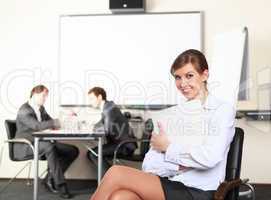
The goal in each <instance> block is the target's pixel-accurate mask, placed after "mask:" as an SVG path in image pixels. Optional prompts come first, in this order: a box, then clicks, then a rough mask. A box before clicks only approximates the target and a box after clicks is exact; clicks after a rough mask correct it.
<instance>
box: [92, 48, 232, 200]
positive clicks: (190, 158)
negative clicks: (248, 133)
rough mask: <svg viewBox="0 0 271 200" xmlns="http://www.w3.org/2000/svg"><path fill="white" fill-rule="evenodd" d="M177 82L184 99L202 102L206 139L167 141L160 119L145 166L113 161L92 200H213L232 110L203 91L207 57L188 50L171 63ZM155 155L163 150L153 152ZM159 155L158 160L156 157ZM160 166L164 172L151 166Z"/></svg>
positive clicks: (228, 140)
mask: <svg viewBox="0 0 271 200" xmlns="http://www.w3.org/2000/svg"><path fill="white" fill-rule="evenodd" d="M171 74H172V75H173V77H174V78H175V84H176V87H177V89H178V90H179V91H180V92H181V94H182V95H183V96H184V97H185V98H186V99H187V102H191V101H192V100H198V101H200V102H201V108H202V109H203V111H204V112H203V115H204V119H205V122H206V124H207V125H208V128H207V136H206V138H205V140H204V142H202V143H199V144H196V145H195V144H182V143H181V141H174V142H171V141H170V140H169V138H168V136H167V134H166V133H165V131H164V128H163V125H162V124H163V123H162V122H161V123H159V124H158V126H159V129H160V131H159V133H156V134H152V138H151V147H152V148H151V149H150V150H149V152H148V153H147V154H146V156H145V159H144V162H143V171H140V170H137V169H132V168H129V167H124V166H113V167H111V168H110V169H109V171H108V172H107V173H106V174H105V176H104V178H103V180H102V182H101V184H100V186H99V187H98V188H97V190H96V192H95V193H94V194H93V196H92V197H91V200H175V199H176V200H177V199H178V200H193V199H196V200H211V199H212V196H213V191H214V190H216V189H217V187H218V185H219V183H220V182H222V181H223V180H224V178H225V169H226V161H227V153H228V150H229V146H230V143H231V141H232V138H233V135H234V118H235V110H234V109H233V107H232V106H230V105H228V104H226V103H223V102H222V101H219V100H218V99H216V98H215V97H214V96H212V95H210V94H209V92H208V90H207V79H208V75H209V74H208V64H207V61H206V59H205V56H204V55H203V54H202V53H201V52H200V51H197V50H194V49H190V50H187V51H185V52H183V53H182V54H181V55H179V56H178V57H177V58H176V60H175V62H174V63H173V65H172V67H171ZM157 154H160V155H162V158H163V159H162V160H159V159H161V156H157ZM156 158H157V159H156ZM154 168H156V169H158V168H160V169H162V170H161V171H163V175H161V174H159V172H155V170H152V169H154Z"/></svg>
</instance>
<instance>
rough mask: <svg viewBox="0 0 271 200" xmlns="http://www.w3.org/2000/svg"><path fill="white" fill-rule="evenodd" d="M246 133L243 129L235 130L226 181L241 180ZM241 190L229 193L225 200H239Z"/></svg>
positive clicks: (228, 159)
mask: <svg viewBox="0 0 271 200" xmlns="http://www.w3.org/2000/svg"><path fill="white" fill-rule="evenodd" d="M243 141H244V131H243V129H241V128H238V127H236V128H235V134H234V138H233V140H232V142H231V146H230V150H229V153H228V158H227V166H226V178H225V180H233V179H238V178H240V170H241V161H242V153H243ZM238 193H239V188H236V189H234V190H232V191H231V192H229V193H228V195H227V196H226V198H225V200H236V199H238Z"/></svg>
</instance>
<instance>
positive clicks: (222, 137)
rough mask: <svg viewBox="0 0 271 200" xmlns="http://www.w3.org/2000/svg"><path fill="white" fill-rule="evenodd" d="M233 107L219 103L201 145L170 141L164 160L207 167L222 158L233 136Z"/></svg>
mask: <svg viewBox="0 0 271 200" xmlns="http://www.w3.org/2000/svg"><path fill="white" fill-rule="evenodd" d="M234 119H235V109H233V108H231V107H230V106H227V105H226V104H223V105H221V106H220V107H219V108H218V109H217V110H216V111H215V113H214V115H213V116H212V117H211V120H210V121H209V124H208V136H207V139H206V140H205V142H204V143H202V144H201V145H180V144H178V143H177V142H176V143H170V144H169V145H168V148H167V149H166V151H165V160H166V161H168V162H172V163H176V164H179V165H181V166H185V167H191V168H197V169H202V170H204V169H209V168H212V167H214V166H215V165H216V164H217V163H219V162H220V161H221V160H223V159H224V156H225V154H226V153H227V151H228V148H229V145H230V143H231V141H232V138H233V136H234V128H235V127H234Z"/></svg>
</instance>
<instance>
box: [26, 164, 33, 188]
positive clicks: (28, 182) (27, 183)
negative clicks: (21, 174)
mask: <svg viewBox="0 0 271 200" xmlns="http://www.w3.org/2000/svg"><path fill="white" fill-rule="evenodd" d="M31 167H32V162H31V165H29V169H28V176H27V181H26V185H28V186H30V185H32V181H31V180H30V173H31Z"/></svg>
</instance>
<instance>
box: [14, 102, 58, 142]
mask: <svg viewBox="0 0 271 200" xmlns="http://www.w3.org/2000/svg"><path fill="white" fill-rule="evenodd" d="M40 112H41V122H40V121H38V118H37V116H36V113H35V111H34V109H33V108H32V107H31V106H30V105H29V104H28V103H25V104H23V105H22V106H21V107H20V109H19V111H18V113H17V118H16V126H17V132H16V137H15V138H25V139H28V140H29V141H31V142H32V143H33V141H34V137H33V136H32V133H33V132H35V131H42V130H45V129H49V128H55V124H56V123H55V120H53V119H52V118H51V117H50V115H48V113H47V112H46V110H45V108H44V107H43V106H41V108H40Z"/></svg>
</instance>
